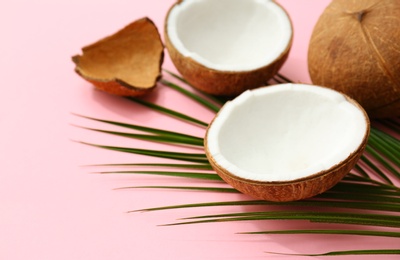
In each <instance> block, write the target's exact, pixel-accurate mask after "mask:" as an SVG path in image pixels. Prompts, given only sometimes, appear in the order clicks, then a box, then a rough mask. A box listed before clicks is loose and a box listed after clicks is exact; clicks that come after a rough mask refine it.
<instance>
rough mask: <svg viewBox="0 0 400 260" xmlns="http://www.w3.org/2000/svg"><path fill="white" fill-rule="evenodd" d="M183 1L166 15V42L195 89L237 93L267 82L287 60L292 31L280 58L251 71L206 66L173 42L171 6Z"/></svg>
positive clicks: (180, 68)
mask: <svg viewBox="0 0 400 260" xmlns="http://www.w3.org/2000/svg"><path fill="white" fill-rule="evenodd" d="M183 1H184V0H182V1H178V2H177V3H176V4H175V5H173V6H172V7H171V8H170V10H169V11H168V14H167V16H166V19H165V26H164V38H165V46H166V48H167V50H168V53H169V56H170V57H171V60H172V62H173V63H174V65H175V67H176V69H177V70H178V71H179V73H180V74H181V75H182V76H183V78H185V79H186V80H187V81H188V82H189V83H190V84H191V85H192V86H193V87H195V88H196V89H199V90H201V91H203V92H205V93H208V94H212V95H218V96H236V95H239V94H240V93H242V92H244V91H245V90H247V89H253V88H257V87H260V86H263V85H265V84H266V83H267V81H268V80H269V79H271V78H272V77H273V76H274V75H275V74H276V73H277V72H278V71H279V69H280V68H281V67H282V65H283V64H284V62H285V61H286V59H287V57H288V55H289V52H290V48H291V45H292V40H293V34H292V37H291V39H290V42H289V44H288V46H287V47H286V49H285V50H284V51H283V52H282V54H281V55H280V56H279V57H278V58H277V59H275V60H274V61H273V62H271V63H270V64H267V65H265V66H264V67H261V68H258V69H255V70H251V71H239V72H238V71H219V70H215V69H210V68H207V67H205V66H203V65H201V64H200V63H198V62H197V61H195V60H193V59H191V58H189V57H185V56H183V55H182V54H181V53H180V52H179V51H178V50H177V49H176V48H175V46H174V45H173V44H172V43H171V41H170V39H169V37H168V28H167V26H168V17H169V14H170V12H171V10H172V9H173V8H174V7H175V6H176V5H177V4H180V3H181V2H183ZM276 4H277V3H276ZM282 9H283V8H282ZM288 17H289V15H288Z"/></svg>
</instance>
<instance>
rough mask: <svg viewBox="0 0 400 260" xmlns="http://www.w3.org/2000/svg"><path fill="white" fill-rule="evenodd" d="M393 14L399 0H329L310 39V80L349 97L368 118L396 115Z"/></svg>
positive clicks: (398, 78)
mask: <svg viewBox="0 0 400 260" xmlns="http://www.w3.org/2000/svg"><path fill="white" fill-rule="evenodd" d="M399 17H400V1H399V0H364V1H349V0H333V1H332V2H331V4H330V5H329V6H328V7H327V8H326V9H325V11H324V12H323V14H322V15H321V16H320V18H319V20H318V22H317V24H316V25H315V28H314V31H313V34H312V37H311V40H310V45H309V51H308V68H309V72H310V77H311V79H312V82H313V83H314V84H316V85H321V86H327V87H330V88H333V89H336V90H338V91H340V92H343V93H345V94H347V95H348V96H350V97H352V98H354V99H355V100H357V101H358V102H359V103H360V104H361V105H362V106H363V107H364V108H365V110H366V111H367V112H368V114H369V116H370V117H374V118H383V117H395V116H400V44H399V43H400V29H399V28H400V19H399Z"/></svg>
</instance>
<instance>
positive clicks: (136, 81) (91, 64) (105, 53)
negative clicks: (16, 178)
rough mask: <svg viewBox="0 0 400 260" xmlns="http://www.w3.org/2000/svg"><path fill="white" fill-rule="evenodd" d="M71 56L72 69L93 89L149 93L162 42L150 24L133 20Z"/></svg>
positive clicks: (157, 72)
mask: <svg viewBox="0 0 400 260" xmlns="http://www.w3.org/2000/svg"><path fill="white" fill-rule="evenodd" d="M82 52H83V54H82V55H76V56H74V57H72V60H73V62H74V63H75V64H76V67H75V71H76V72H77V73H78V74H79V75H80V76H81V77H83V78H84V79H86V80H87V81H89V82H91V83H92V84H94V85H95V87H96V88H98V89H100V90H102V91H105V92H108V93H110V94H114V95H119V96H138V95H143V94H146V93H148V92H150V91H151V90H152V89H153V88H154V87H155V86H156V84H157V81H158V80H159V79H160V77H161V65H162V63H163V58H164V45H163V43H162V41H161V38H160V35H159V32H158V30H157V28H156V26H155V25H154V23H153V22H152V21H151V20H150V19H149V18H147V17H145V18H142V19H139V20H136V21H134V22H132V23H131V24H129V25H127V26H126V27H124V28H123V29H121V30H120V31H118V32H116V33H115V34H113V35H111V36H108V37H106V38H104V39H101V40H99V41H97V42H96V43H94V44H91V45H89V46H86V47H84V48H82Z"/></svg>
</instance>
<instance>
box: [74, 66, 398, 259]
mask: <svg viewBox="0 0 400 260" xmlns="http://www.w3.org/2000/svg"><path fill="white" fill-rule="evenodd" d="M164 71H165V72H166V73H168V74H169V75H170V76H171V77H172V79H175V80H177V81H179V82H180V83H183V84H185V85H188V83H187V82H186V81H185V80H184V79H183V78H182V77H180V76H179V75H177V74H175V73H173V72H170V71H167V70H164ZM273 81H274V82H277V83H284V82H289V79H287V78H286V77H285V76H283V75H280V74H278V75H276V76H275V77H274V78H273ZM161 84H163V85H164V86H166V87H168V88H171V89H173V90H174V91H177V92H179V93H181V94H182V95H183V96H185V97H187V98H190V99H191V100H193V102H197V103H199V104H201V105H202V106H204V108H205V109H208V110H211V111H213V112H217V111H218V110H219V109H220V107H221V105H222V104H223V103H224V102H225V101H226V100H227V99H224V98H215V97H213V96H210V95H207V94H204V93H199V92H196V91H189V90H188V89H187V88H184V87H181V86H179V85H178V84H176V83H173V82H171V81H168V80H165V79H163V80H162V81H161ZM129 99H130V100H131V101H134V102H136V103H139V104H141V105H144V106H146V107H147V108H149V109H152V110H155V111H158V112H161V113H163V114H165V115H168V116H171V117H174V118H178V119H181V120H183V121H185V122H187V123H190V124H196V125H199V126H201V127H206V126H207V125H208V123H206V122H202V121H200V120H198V119H196V118H193V117H191V116H189V115H186V114H183V113H180V112H178V111H174V110H172V109H169V108H166V107H161V106H158V105H156V104H153V103H150V102H148V101H144V100H142V99H140V98H129ZM77 116H80V115H77ZM81 117H84V118H86V119H88V120H90V121H96V122H100V123H104V124H105V125H109V126H117V127H121V128H123V129H126V131H114V130H113V131H111V130H106V129H100V128H93V127H82V128H84V129H86V130H89V131H96V132H100V133H103V134H108V135H116V136H122V137H127V138H133V139H139V140H145V141H148V142H162V143H164V144H170V145H171V149H170V150H169V151H162V150H148V149H140V148H136V147H116V146H107V145H99V144H91V143H86V142H81V143H83V144H86V145H90V146H94V147H98V148H102V149H107V150H112V151H118V152H125V153H133V154H139V155H144V156H151V157H156V158H166V159H170V160H175V161H176V162H173V163H120V164H102V165H93V166H96V167H102V166H108V167H129V169H127V170H123V171H122V170H114V171H100V172H99V173H102V174H135V175H137V174H149V175H162V176H167V177H171V178H195V179H198V180H199V181H200V182H202V181H204V182H203V183H201V184H199V186H177V185H169V186H168V185H163V186H160V185H152V186H130V187H122V188H119V189H165V190H180V191H187V192H189V191H191V192H212V193H225V194H227V195H226V196H230V195H229V194H230V193H231V194H238V191H237V190H235V189H233V188H231V187H230V186H228V185H227V184H225V183H224V182H223V181H222V179H221V178H220V177H219V176H218V175H217V174H216V173H215V172H213V171H212V168H211V166H210V164H209V162H208V160H207V157H206V155H205V153H204V151H202V152H199V153H188V152H180V150H179V145H190V146H192V147H193V148H195V149H198V148H202V147H203V138H201V137H196V136H191V135H187V134H185V133H179V132H173V131H166V130H163V129H156V128H150V127H146V126H139V125H133V124H128V123H124V122H116V121H112V120H103V119H98V118H93V117H86V116H81ZM385 129H390V131H386V130H385ZM396 135H397V136H399V135H400V120H399V119H385V120H379V121H376V122H373V123H372V127H371V132H370V137H369V140H368V145H367V148H366V151H365V153H364V155H363V156H362V157H361V159H360V161H359V163H358V164H357V165H356V167H355V168H354V169H353V170H352V172H351V173H349V174H348V175H347V176H346V177H345V178H343V180H342V181H341V182H340V183H338V184H337V185H336V186H334V187H333V188H332V189H330V190H328V191H327V192H325V193H323V194H320V195H318V196H315V197H313V198H310V199H306V200H302V201H295V202H280V203H277V202H268V201H260V200H246V199H245V198H246V197H245V196H243V198H242V199H237V195H236V196H235V198H236V199H235V200H228V199H227V200H226V201H217V202H204V203H193V204H182V205H163V206H160V207H153V208H145V209H136V210H131V211H129V212H138V211H143V212H148V211H160V210H179V209H180V210H183V209H187V208H194V207H196V208H210V207H214V208H220V207H232V206H241V207H240V209H241V211H240V212H231V213H223V214H218V213H215V214H212V215H203V216H189V217H185V218H180V219H179V220H178V221H177V222H175V223H170V224H165V225H168V226H175V225H188V224H200V223H216V222H219V223H221V222H232V221H272V220H285V221H308V222H309V229H298V230H289V229H282V230H259V231H253V232H238V233H239V234H242V235H244V234H246V235H260V234H264V235H265V234H268V235H296V234H303V235H304V234H309V235H313V234H320V235H327V236H329V235H346V236H349V235H353V236H365V237H376V236H380V237H388V238H391V239H393V240H394V241H395V242H394V244H397V245H398V244H399V243H400V241H399V240H398V239H399V238H400V232H399V229H400V214H399V213H400V187H399V183H400V140H399V139H398V138H397V137H395V136H396ZM177 144H178V146H177ZM137 167H151V170H149V171H147V170H138V169H135V168H137ZM155 167H157V168H161V169H160V170H159V171H155V170H154V168H155ZM131 168H133V169H131ZM215 184H218V185H215ZM251 206H253V207H251ZM254 206H258V207H257V209H258V211H256V210H255V209H254ZM260 207H262V209H265V210H260ZM313 223H324V224H327V225H330V224H342V225H344V226H345V227H346V228H343V226H342V228H340V229H338V228H335V226H334V225H332V228H324V229H320V228H318V227H316V226H313ZM266 253H270V254H281V253H278V252H266ZM371 254H374V255H381V254H382V255H389V254H400V250H398V249H396V248H394V249H389V248H385V249H371V250H347V251H332V252H325V253H321V254H284V255H293V256H300V255H302V256H339V255H371Z"/></svg>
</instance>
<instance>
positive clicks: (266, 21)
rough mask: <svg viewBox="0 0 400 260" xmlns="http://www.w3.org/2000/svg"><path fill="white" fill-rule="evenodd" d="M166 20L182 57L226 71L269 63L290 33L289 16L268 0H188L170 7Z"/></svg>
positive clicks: (281, 49)
mask: <svg viewBox="0 0 400 260" xmlns="http://www.w3.org/2000/svg"><path fill="white" fill-rule="evenodd" d="M167 24H168V25H167V26H168V34H169V37H170V39H171V42H172V43H173V44H174V46H175V47H176V48H177V49H179V50H180V52H181V53H182V54H183V55H184V56H187V57H191V58H193V59H194V60H196V61H197V62H199V63H200V64H203V65H205V66H206V67H208V68H212V69H216V70H222V71H247V70H252V69H257V68H260V67H263V66H265V65H268V64H269V63H271V62H273V61H274V60H276V59H277V58H278V57H279V56H280V55H281V54H282V53H283V52H284V51H285V49H286V48H287V46H288V45H289V43H290V41H291V37H292V27H291V22H290V19H289V17H288V15H287V14H286V12H285V11H284V10H283V9H282V8H281V7H280V6H279V5H277V4H276V3H275V2H274V1H270V0H264V1H260V0H218V1H215V0H185V1H182V2H181V3H180V4H178V5H176V6H175V7H174V8H173V9H172V10H171V13H170V15H169V18H168V21H167Z"/></svg>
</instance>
